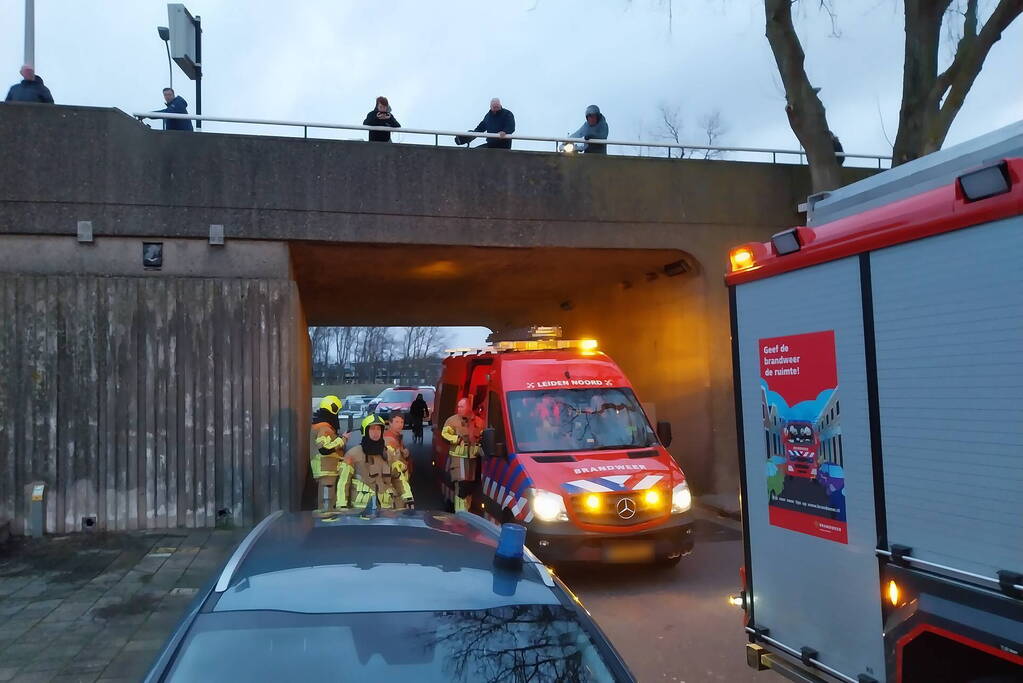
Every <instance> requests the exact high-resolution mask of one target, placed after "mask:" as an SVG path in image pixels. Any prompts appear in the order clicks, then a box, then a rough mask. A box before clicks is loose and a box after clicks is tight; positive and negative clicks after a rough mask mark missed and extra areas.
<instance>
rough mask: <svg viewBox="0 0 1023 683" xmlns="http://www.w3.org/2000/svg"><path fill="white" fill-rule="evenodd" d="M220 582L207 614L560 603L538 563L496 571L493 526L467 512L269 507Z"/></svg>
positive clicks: (489, 607)
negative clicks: (316, 511)
mask: <svg viewBox="0 0 1023 683" xmlns="http://www.w3.org/2000/svg"><path fill="white" fill-rule="evenodd" d="M271 517H272V519H271V518H268V520H269V521H268V522H267V521H266V520H265V521H264V522H263V523H262V524H261V525H260V527H262V528H260V527H257V528H256V529H254V530H253V532H252V533H251V534H250V536H249V537H247V538H246V540H245V541H243V543H242V545H241V546H239V550H238V551H236V554H235V556H234V557H232V560H231V561H229V563H228V566H227V567H225V572H224V573H223V574H222V575H221V577H220V581H218V584H217V588H216V591H215V593H214V596H215V604H213V607H212V609H213V611H215V612H224V611H235V610H283V611H294V612H303V613H354V612H403V611H441V610H476V609H491V608H494V607H501V606H506V605H519V604H559V603H560V598H559V595H558V594H557V593H556V592H555V583H554V581H553V579H552V578H551V576H550V573H549V572H548V571H547V569H546V568H545V567H543V566H542V565H540V564H539V563H538V562H536V561H535V558H532V556H529V559H527V561H526V562H525V563H524V565H523V568H522V570H521V572H517V573H514V574H509V573H508V572H507V571H503V570H495V568H494V552H495V550H496V547H497V534H498V533H499V531H498V529H497V527H495V526H494V525H492V524H490V523H489V522H486V521H485V520H483V519H482V518H479V517H477V516H475V515H468V514H466V513H462V514H458V515H452V514H449V513H443V512H419V511H416V512H412V511H409V512H404V511H403V512H398V511H381V512H380V513H379V514H378V516H373V517H369V518H365V517H363V516H361V515H360V514H359V513H357V512H348V513H344V514H339V515H336V516H334V517H332V518H326V519H321V518H318V517H316V516H314V515H312V514H311V513H308V512H304V513H275V515H272V516H271Z"/></svg>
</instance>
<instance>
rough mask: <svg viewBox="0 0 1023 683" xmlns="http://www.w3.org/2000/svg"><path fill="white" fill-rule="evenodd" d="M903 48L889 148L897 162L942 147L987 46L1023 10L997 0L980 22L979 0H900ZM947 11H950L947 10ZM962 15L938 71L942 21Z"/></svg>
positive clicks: (1018, 2)
mask: <svg viewBox="0 0 1023 683" xmlns="http://www.w3.org/2000/svg"><path fill="white" fill-rule="evenodd" d="M905 2H906V49H905V69H904V70H903V74H902V110H901V111H900V113H899V132H898V134H897V135H896V136H895V148H894V149H893V151H892V156H893V160H892V163H893V164H901V163H905V162H907V161H910V160H911V159H915V158H917V157H919V156H923V155H924V154H929V153H930V152H934V151H936V150H939V149H941V146H942V144H944V142H945V136H947V135H948V131H949V128H951V126H952V122H953V121H954V120H955V117H956V115H957V114H958V113H959V110H960V109H962V106H963V103H964V102H965V100H966V94H967V93H968V92H969V91H970V88H971V87H973V83H974V81H976V80H977V76H978V75H979V74H980V70H981V68H982V67H983V66H984V60H985V59H986V58H987V56H988V53H990V52H991V48H992V47H994V44H995V43H996V42H998V41H999V40H1000V39H1001V37H1002V32H1003V31H1005V29H1006V28H1008V27H1009V25H1010V24H1011V23H1012V22H1013V21H1014V20H1015V19H1016V18H1017V17H1018V16H1019V15H1020V14H1021V13H1023V0H1000V1H999V3H998V5H997V6H996V7H995V9H994V10H993V11H992V12H991V15H990V16H989V17H988V19H987V21H986V22H985V23H984V26H983V27H982V28H981V27H980V16H979V14H980V10H979V0H965V6H964V4H963V1H961V0H958V1H956V2H955V3H954V6H953V2H952V0H905ZM950 14H951V16H950ZM956 15H959V16H962V18H963V25H962V35H961V37H960V38H959V41H958V43H957V44H956V48H955V54H954V56H953V58H952V63H951V64H950V65H949V66H948V68H946V69H945V70H944V71H942V72H940V73H939V72H938V47H939V44H940V42H941V26H942V23H943V21H945V20H946V18H947V19H948V21H949V23H950V24H951V22H952V21H954V17H955V16H956Z"/></svg>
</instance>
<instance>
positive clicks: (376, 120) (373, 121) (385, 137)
mask: <svg viewBox="0 0 1023 683" xmlns="http://www.w3.org/2000/svg"><path fill="white" fill-rule="evenodd" d="M362 125H364V126H390V127H391V128H401V124H400V123H398V119H396V118H394V116H393V115H392V114H391V104H390V103H389V102H388V101H387V98H386V97H384V96H383V95H381V96H380V97H378V98H377V106H376V107H374V109H373V111H371V112H370V113H368V114H366V120H365V121H363V122H362ZM369 141H370V142H390V141H391V132H390V131H386V130H371V131H370V132H369Z"/></svg>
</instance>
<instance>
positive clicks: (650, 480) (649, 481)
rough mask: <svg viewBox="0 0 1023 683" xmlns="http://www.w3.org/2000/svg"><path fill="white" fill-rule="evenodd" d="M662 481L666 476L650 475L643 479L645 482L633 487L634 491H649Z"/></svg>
mask: <svg viewBox="0 0 1023 683" xmlns="http://www.w3.org/2000/svg"><path fill="white" fill-rule="evenodd" d="M661 479H664V476H663V475H660V474H650V475H647V476H645V477H643V480H642V481H641V482H639V483H638V484H636V485H635V486H634V487H633V490H634V491H642V490H644V489H648V488H650V487H651V486H653V485H654V484H656V483H657V482H659V481H660V480H661Z"/></svg>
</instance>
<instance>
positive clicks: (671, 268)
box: [664, 259, 690, 277]
mask: <svg viewBox="0 0 1023 683" xmlns="http://www.w3.org/2000/svg"><path fill="white" fill-rule="evenodd" d="M689 270H690V269H689V264H688V263H686V262H685V259H679V260H678V261H672V262H671V263H667V264H665V266H664V274H665V275H667V276H668V277H674V276H676V275H682V274H684V273H688V272H689Z"/></svg>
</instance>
